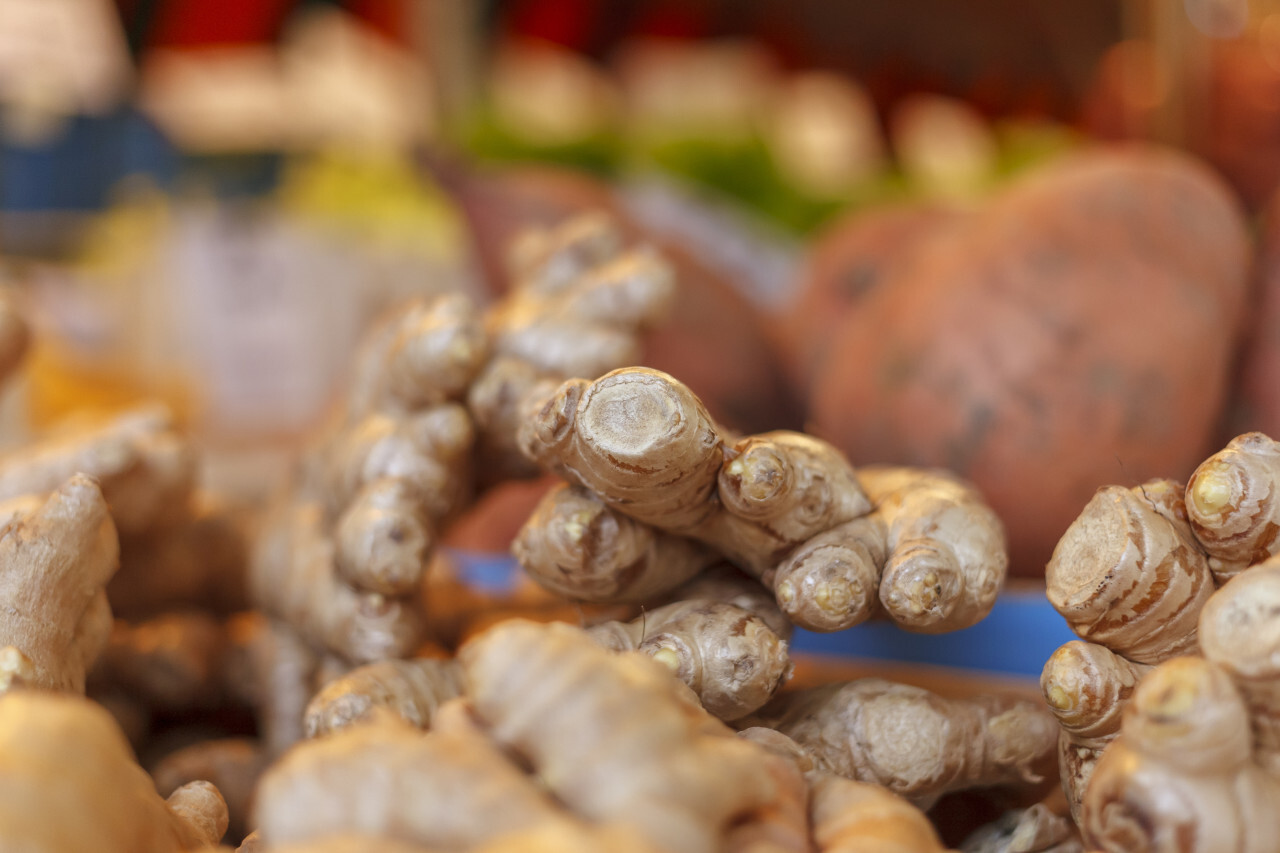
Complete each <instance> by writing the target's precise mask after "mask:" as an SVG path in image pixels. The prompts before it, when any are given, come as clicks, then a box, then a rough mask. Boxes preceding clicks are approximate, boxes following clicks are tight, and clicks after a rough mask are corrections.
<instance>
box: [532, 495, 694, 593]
mask: <svg viewBox="0 0 1280 853" xmlns="http://www.w3.org/2000/svg"><path fill="white" fill-rule="evenodd" d="M511 548H512V553H513V554H514V555H515V558H516V560H517V561H518V562H519V563H520V565H521V566H522V567H523V568H524V570H525V572H526V573H528V575H529V576H530V577H532V578H533V579H534V580H536V581H537V582H538V583H540V584H541V585H542V586H543V587H545V588H546V589H549V590H551V591H552V592H555V593H558V594H560V595H563V596H566V597H568V598H572V599H580V600H582V601H604V602H631V601H644V600H646V599H649V598H651V597H653V596H655V595H659V594H661V593H664V592H668V591H670V590H671V589H672V588H673V587H675V586H677V585H679V584H681V583H684V582H685V581H686V580H689V579H690V578H692V577H694V576H695V575H697V574H698V572H700V571H702V570H703V569H704V568H706V567H707V566H709V565H711V564H712V563H713V562H715V561H716V560H717V559H718V557H717V555H716V554H715V552H714V551H712V550H711V549H709V548H706V547H704V546H702V545H700V544H698V543H697V542H694V541H693V540H691V539H686V538H685V537H683V536H676V535H674V534H670V533H665V532H663V531H661V530H659V529H657V528H655V527H651V526H649V525H647V524H642V523H640V522H638V521H636V520H635V519H633V518H631V517H629V516H627V515H624V514H622V513H621V512H618V511H616V510H614V509H612V508H611V507H609V506H608V505H607V504H605V503H604V502H603V501H601V500H600V499H599V498H598V497H596V496H595V495H594V494H592V493H591V492H589V491H587V490H586V489H583V488H581V487H575V486H570V485H568V484H567V483H562V484H559V485H557V486H555V487H553V488H552V489H551V490H550V491H549V492H547V494H546V495H545V496H543V498H542V500H541V501H540V502H539V503H538V506H537V509H535V510H534V512H533V515H531V516H530V517H529V520H528V521H527V522H526V523H525V525H524V526H523V527H522V528H521V530H520V533H519V534H518V535H517V536H516V539H515V541H514V542H513V543H512V546H511Z"/></svg>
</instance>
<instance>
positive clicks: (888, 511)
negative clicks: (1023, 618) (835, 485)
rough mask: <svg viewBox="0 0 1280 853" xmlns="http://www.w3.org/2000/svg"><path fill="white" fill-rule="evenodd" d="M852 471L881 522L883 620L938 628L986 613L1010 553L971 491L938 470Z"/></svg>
mask: <svg viewBox="0 0 1280 853" xmlns="http://www.w3.org/2000/svg"><path fill="white" fill-rule="evenodd" d="M858 477H859V479H861V481H862V484H863V485H864V486H865V487H866V490H867V494H868V495H869V496H870V498H871V501H872V503H874V504H875V514H876V515H877V516H878V517H879V519H880V521H881V522H882V523H883V524H884V525H885V527H886V528H887V534H886V535H887V547H888V551H889V558H888V560H887V562H886V563H885V565H884V571H883V574H882V575H881V577H880V602H881V604H882V605H883V606H884V609H885V611H886V612H887V613H888V614H889V616H890V618H892V619H893V621H894V622H896V623H897V624H898V625H900V626H902V627H903V628H906V629H908V630H911V631H920V632H925V633H940V632H943V631H956V630H959V629H961V628H967V627H969V626H970V625H973V624H975V623H976V622H978V621H979V620H980V619H982V618H983V617H984V616H986V615H987V613H989V612H991V607H992V605H994V604H995V600H996V595H997V594H998V593H999V591H1000V587H1001V586H1002V585H1003V584H1004V578H1005V573H1006V570H1007V569H1008V563H1009V559H1008V552H1007V550H1006V547H1005V540H1004V529H1003V528H1002V527H1001V525H1000V520H999V519H998V518H997V517H996V514H995V512H994V511H993V510H992V509H991V508H990V507H988V506H987V505H986V504H985V503H983V501H982V498H981V496H980V495H979V494H978V492H977V490H976V489H975V488H974V487H973V486H972V485H970V484H968V483H966V482H964V481H963V480H961V479H960V478H958V477H956V476H954V475H952V474H949V473H947V472H945V471H937V470H921V469H916V468H901V467H882V466H868V467H863V468H860V469H859V470H858Z"/></svg>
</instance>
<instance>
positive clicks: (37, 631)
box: [0, 474, 119, 693]
mask: <svg viewBox="0 0 1280 853" xmlns="http://www.w3.org/2000/svg"><path fill="white" fill-rule="evenodd" d="M28 506H30V507H31V508H30V511H29V512H27V513H24V514H20V515H19V516H18V517H16V518H15V519H14V520H12V521H10V522H9V523H8V524H7V525H6V526H5V527H4V528H3V529H0V604H3V606H4V610H5V618H4V619H0V648H4V647H12V649H11V650H7V651H5V652H4V654H3V655H2V656H0V657H3V663H0V669H3V671H4V672H5V673H7V675H6V676H4V680H6V681H8V682H9V683H10V685H11V686H13V685H16V684H21V685H23V686H28V687H41V688H47V689H51V690H63V691H70V692H75V693H83V692H84V685H85V674H86V672H87V671H88V669H89V668H90V667H91V666H92V665H93V662H94V661H95V660H96V659H97V657H98V655H99V654H100V652H101V651H102V649H103V647H104V646H105V645H106V643H107V639H108V637H109V636H110V633H111V623H112V620H111V607H110V605H109V604H108V602H107V596H106V592H105V591H104V590H105V587H106V584H107V581H108V580H109V579H110V578H111V575H112V573H114V572H115V570H116V567H117V565H118V564H119V544H118V541H117V538H116V529H115V525H114V524H112V521H111V516H110V514H109V512H108V509H107V504H106V501H105V500H103V497H102V492H101V491H100V490H99V488H98V484H97V483H96V482H95V481H94V480H93V479H92V478H91V477H88V476H85V475H83V474H77V475H75V476H73V477H71V478H70V479H69V480H67V481H66V482H65V483H64V484H62V486H61V487H59V488H58V489H57V490H56V491H54V492H53V493H52V494H50V495H49V496H48V497H47V498H45V499H44V500H43V501H41V502H40V503H39V504H38V505H31V504H28Z"/></svg>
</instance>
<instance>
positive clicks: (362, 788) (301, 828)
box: [254, 705, 569, 850]
mask: <svg viewBox="0 0 1280 853" xmlns="http://www.w3.org/2000/svg"><path fill="white" fill-rule="evenodd" d="M448 710H449V709H447V708H446V709H442V710H441V714H440V715H438V716H439V717H440V718H444V719H443V721H442V724H441V725H440V726H439V727H438V728H437V729H435V730H432V731H429V732H422V731H420V730H419V729H416V728H414V727H412V726H410V725H408V724H407V723H405V722H403V721H401V720H398V719H395V718H394V717H393V716H391V715H382V716H380V717H378V718H377V719H375V720H374V721H372V722H370V723H369V724H367V725H361V726H352V727H349V728H346V729H343V730H342V731H338V732H335V733H333V734H332V735H330V736H328V737H323V738H317V739H315V740H310V741H306V742H304V743H301V744H298V745H297V746H296V747H294V748H293V749H292V750H290V751H289V752H288V753H286V754H285V755H284V756H283V757H282V758H280V759H279V760H278V761H277V762H275V763H274V764H273V765H272V766H271V767H270V768H269V769H268V770H267V772H266V773H265V774H264V775H263V776H262V778H261V779H260V780H259V783H258V793H257V798H256V800H255V805H254V815H255V820H256V823H257V826H258V831H259V832H260V833H261V842H262V844H263V845H264V847H265V849H267V850H271V849H273V848H274V847H275V846H276V845H285V844H292V843H300V842H308V841H312V840H320V839H323V838H325V837H326V836H334V835H340V834H342V833H350V834H365V835H370V836H388V837H392V838H395V839H399V840H402V841H408V842H415V843H418V844H422V845H423V846H426V847H439V848H443V849H447V850H468V849H472V848H474V847H478V846H480V845H482V844H483V843H485V842H486V841H489V840H492V839H494V838H497V837H499V836H501V835H504V834H507V833H511V832H515V831H519V830H524V829H529V828H532V827H534V826H537V825H539V824H541V823H544V822H557V821H561V820H567V819H569V818H568V816H567V815H565V814H564V812H563V810H562V809H561V808H560V807H559V806H558V805H557V804H556V803H555V802H554V801H553V800H552V799H551V797H550V796H548V795H547V794H546V793H544V792H543V791H542V790H540V789H539V788H538V787H537V786H536V785H534V784H533V782H532V780H531V779H530V778H529V777H528V776H527V775H526V774H525V772H524V771H523V770H522V769H521V768H520V767H519V766H517V765H516V764H515V763H514V762H513V761H512V760H511V759H510V758H508V757H507V756H506V755H505V754H503V752H502V751H501V750H500V749H498V748H497V747H496V746H495V745H494V744H492V743H491V742H490V741H489V739H488V738H487V737H485V735H484V734H483V733H481V732H479V731H478V730H476V729H475V727H474V726H472V725H470V724H469V723H468V722H467V721H465V720H455V721H454V722H453V723H452V724H451V723H449V721H448V714H446V713H445V712H446V711H448ZM454 711H455V716H465V715H466V713H467V712H466V709H465V708H464V707H463V706H461V705H457V706H455V708H454Z"/></svg>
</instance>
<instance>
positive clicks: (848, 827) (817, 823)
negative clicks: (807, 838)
mask: <svg viewBox="0 0 1280 853" xmlns="http://www.w3.org/2000/svg"><path fill="white" fill-rule="evenodd" d="M809 808H810V814H811V818H812V821H813V839H814V841H815V842H816V843H817V846H818V851H819V853H946V850H947V848H946V847H944V846H943V844H942V842H941V841H940V840H939V839H938V833H937V831H936V830H935V829H934V828H933V824H931V823H930V822H929V818H928V817H926V816H925V814H924V812H922V811H920V809H919V808H917V807H916V806H914V805H912V804H911V803H910V802H909V801H908V800H907V799H906V798H904V797H901V796H898V795H897V794H894V793H893V792H891V791H889V790H887V789H886V788H883V787H881V786H880V785H876V784H872V783H869V782H858V781H855V780H853V779H846V778H844V777H842V776H837V775H835V774H833V773H814V774H811V783H810V807H809Z"/></svg>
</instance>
